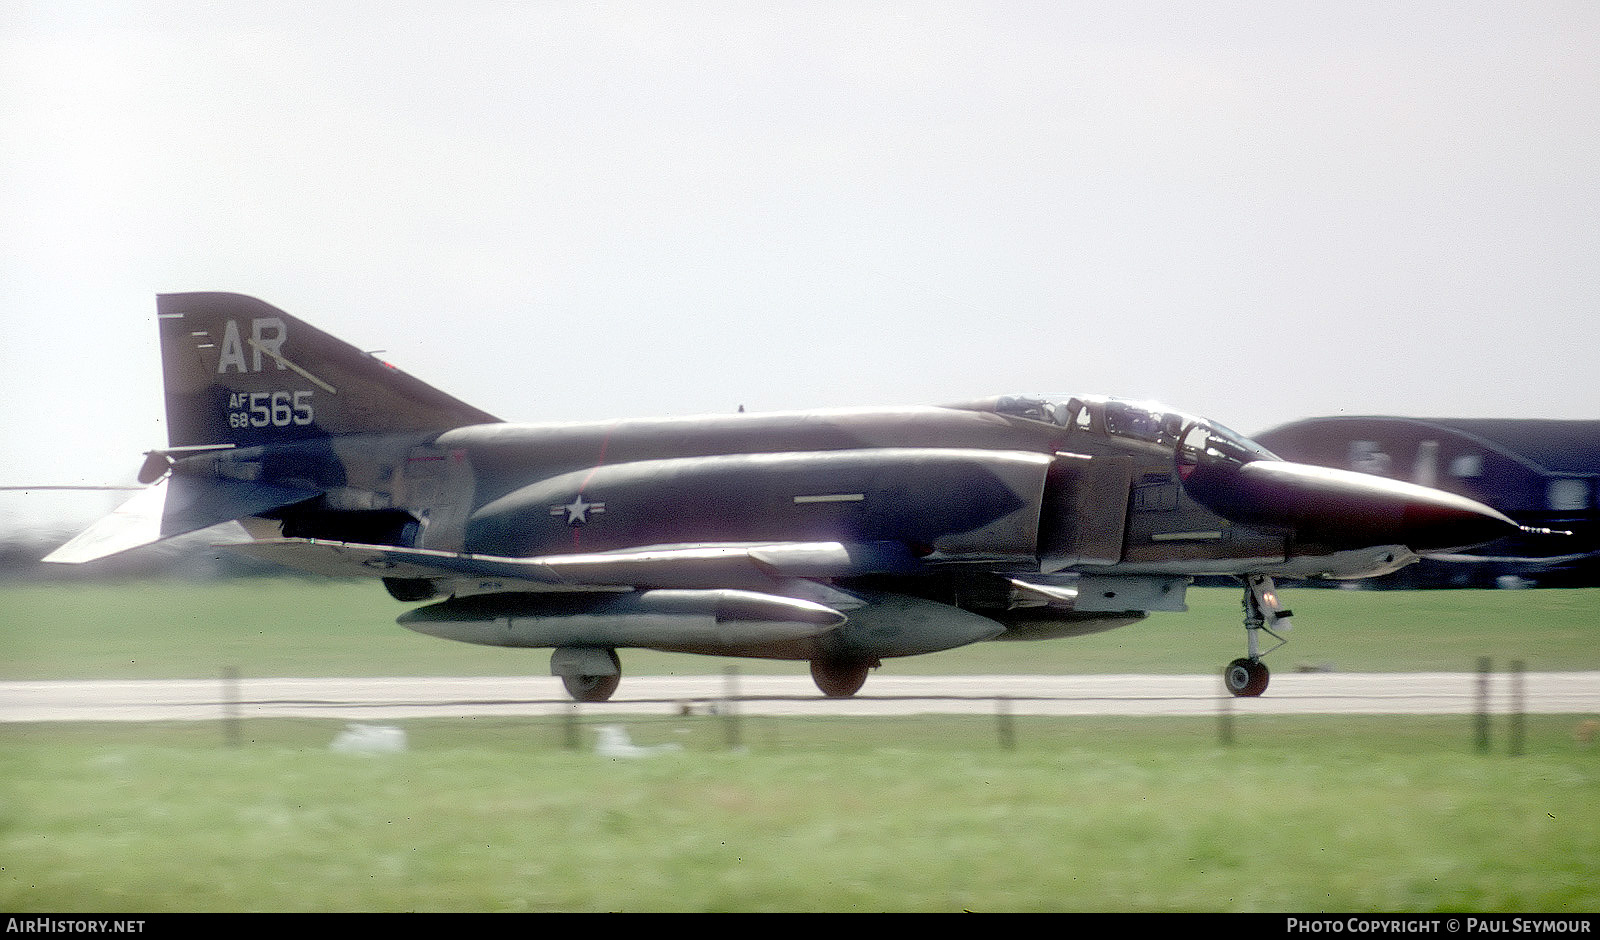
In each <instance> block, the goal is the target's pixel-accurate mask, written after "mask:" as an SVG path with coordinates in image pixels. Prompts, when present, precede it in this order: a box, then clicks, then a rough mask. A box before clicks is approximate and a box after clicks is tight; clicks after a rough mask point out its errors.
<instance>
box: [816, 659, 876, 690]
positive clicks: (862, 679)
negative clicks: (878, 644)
mask: <svg viewBox="0 0 1600 940" xmlns="http://www.w3.org/2000/svg"><path fill="white" fill-rule="evenodd" d="M871 669H872V664H871V663H865V662H859V661H855V660H828V659H813V660H812V661H811V681H812V682H815V683H816V684H817V688H818V689H821V690H822V694H823V695H826V696H827V697H828V698H849V697H850V696H852V695H854V694H856V693H857V692H859V691H861V687H862V686H863V685H866V683H867V672H868V671H869V670H871Z"/></svg>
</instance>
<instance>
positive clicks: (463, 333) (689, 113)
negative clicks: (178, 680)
mask: <svg viewBox="0 0 1600 940" xmlns="http://www.w3.org/2000/svg"><path fill="white" fill-rule="evenodd" d="M1597 145H1600V4H1595V3H1592V2H1587V0H1584V2H1570V3H1564V2H1540V0H1514V2H1504V3H1490V2H1477V0H1449V2H1438V3H1414V2H1405V0H1383V2H1362V0H1340V2H1337V3H1322V2H1282V0H1275V2H1260V3H1243V2H1226V0H1224V2H1208V3H1193V2H1188V0H1181V2H1138V0H1132V2H1130V0H1112V2H1103V3H1101V2H1043V3H1028V2H995V3H970V2H940V0H906V2H851V3H823V2H795V3H778V2H761V0H743V2H726V3H712V2H643V0H637V2H604V0H599V2H581V3H579V2H572V3H561V2H509V0H507V2H484V0H452V2H450V3H436V2H427V3H408V2H397V0H382V2H340V0H331V2H330V0H317V2H303V3H302V2H286V0H255V2H250V3H202V2H182V0H122V2H117V0H97V2H73V0H3V2H0V326H3V334H0V335H3V344H0V375H3V377H4V383H5V391H4V394H3V398H0V481H5V482H28V483H38V482H56V483H73V482H80V483H112V482H126V481H129V480H131V478H132V476H133V474H134V472H135V471H136V469H137V467H138V465H139V463H140V454H141V452H142V451H143V450H145V449H148V448H150V447H154V446H161V445H163V444H164V443H165V441H166V436H165V428H164V426H163V416H162V413H161V396H160V366H159V361H158V356H159V354H158V349H157V345H156V325H155V322H156V321H155V305H154V298H155V295H156V294H157V293H160V292H169V291H186V290H229V291H237V292H241V293H247V294H252V295H255V296H258V297H260V298H262V299H264V300H266V301H268V302H270V303H273V304H275V305H277V306H279V307H282V308H284V309H285V310H287V311H289V312H290V313H292V314H295V315H296V316H299V317H301V318H303V319H306V320H309V321H311V322H312V323H315V324H316V325H318V326H320V327H322V328H323V329H325V330H327V331H329V332H331V333H334V334H335V335H338V336H341V337H343V338H345V339H347V340H349V341H351V342H353V343H355V344H356V345H359V346H362V347H363V348H367V349H373V350H380V349H381V350H384V357H385V358H387V359H388V360H390V361H392V362H394V363H395V364H397V365H399V366H400V367H401V368H404V369H405V370H407V371H409V372H411V373H412V374H414V375H416V376H418V377H419V378H422V379H424V380H425V381H428V382H430V383H432V384H435V385H437V386H439V387H441V388H443V389H444V390H446V391H448V392H450V393H452V394H454V395H456V396H457V397H460V398H463V399H465V400H467V401H470V402H472V403H473V404H476V405H478V406H480V407H482V408H484V409H485V410H488V411H490V412H493V413H495V414H498V415H500V416H502V417H505V418H508V419H512V420H529V421H539V420H578V419H603V418H610V417H620V416H630V415H649V414H691V413H697V412H704V411H731V410H734V409H736V408H737V407H738V406H739V405H741V404H742V405H745V406H746V407H747V408H749V409H751V410H767V409H793V408H807V407H814V406H837V405H850V404H898V403H939V402H945V401H954V400H963V399H971V398H976V397H980V396H984V395H988V394H997V393H1002V392H1017V391H1039V392H1059V391H1084V392H1099V393H1107V394H1120V395H1126V396H1132V397H1148V398H1155V399H1159V400H1162V401H1166V402H1168V403H1169V404H1172V405H1173V406H1175V407H1178V408H1181V409H1183V410H1187V411H1192V412H1196V413H1200V414H1205V415H1208V416H1211V417H1213V418H1215V419H1217V420H1219V421H1221V422H1222V423H1224V424H1227V425H1230V426H1232V427H1234V428H1236V429H1238V430H1241V431H1244V432H1246V433H1252V432H1257V431H1261V430H1264V429H1266V428H1268V427H1271V426H1273V425H1275V424H1278V423H1281V422H1283V421H1288V420H1292V419H1295V418H1299V417H1305V416H1311V415H1323V414H1340V413H1349V414H1360V413H1392V414H1410V415H1439V416H1456V417H1468V416H1502V417H1540V416H1549V417H1587V418H1595V417H1600V374H1597V372H1600V366H1597V345H1600V344H1597V339H1600V326H1597V325H1596V319H1595V317H1596V314H1597V312H1600V151H1597Z"/></svg>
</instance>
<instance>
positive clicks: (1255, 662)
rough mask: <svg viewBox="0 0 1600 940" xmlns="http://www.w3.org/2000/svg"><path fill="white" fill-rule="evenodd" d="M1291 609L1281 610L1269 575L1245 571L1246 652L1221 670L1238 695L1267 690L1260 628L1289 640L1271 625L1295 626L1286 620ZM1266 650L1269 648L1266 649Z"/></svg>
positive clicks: (1230, 686)
mask: <svg viewBox="0 0 1600 940" xmlns="http://www.w3.org/2000/svg"><path fill="white" fill-rule="evenodd" d="M1292 615H1293V612H1292V611H1288V610H1284V609H1283V608H1282V607H1280V606H1279V604H1278V589H1277V588H1276V587H1275V586H1274V585H1273V583H1272V579H1271V578H1269V577H1267V576H1266V575H1259V574H1252V575H1246V576H1245V579H1244V635H1245V648H1246V650H1247V651H1248V654H1249V655H1247V656H1245V657H1244V658H1242V659H1236V660H1234V661H1233V662H1231V663H1229V664H1228V668H1226V669H1224V670H1222V681H1223V684H1225V685H1226V686H1227V687H1228V691H1229V692H1232V693H1233V694H1234V695H1237V696H1239V697H1240V698H1254V697H1256V696H1258V695H1260V694H1261V693H1262V692H1265V691H1266V690H1267V680H1268V679H1270V678H1271V676H1270V674H1269V673H1268V672H1267V664H1266V663H1264V662H1262V661H1261V657H1262V656H1264V655H1266V653H1263V652H1262V651H1261V638H1260V634H1261V631H1263V630H1265V631H1266V632H1267V634H1268V635H1269V636H1271V637H1272V638H1273V639H1275V640H1277V641H1278V645H1277V646H1274V647H1273V648H1272V649H1273V650H1275V649H1277V648H1278V646H1282V645H1283V644H1284V643H1287V642H1288V641H1287V640H1285V639H1284V638H1283V637H1281V636H1279V635H1278V634H1277V633H1276V632H1275V631H1274V630H1273V628H1274V627H1280V624H1281V627H1280V629H1283V630H1287V629H1289V628H1290V627H1292V626H1294V625H1293V624H1292V623H1290V622H1289V618H1290V617H1291V616H1292ZM1266 652H1267V653H1270V652H1272V650H1267V651H1266Z"/></svg>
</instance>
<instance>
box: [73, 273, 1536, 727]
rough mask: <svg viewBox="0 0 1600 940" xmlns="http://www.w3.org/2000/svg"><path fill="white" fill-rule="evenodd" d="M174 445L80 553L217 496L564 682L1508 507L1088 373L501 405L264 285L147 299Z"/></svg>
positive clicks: (1184, 576) (813, 646)
mask: <svg viewBox="0 0 1600 940" xmlns="http://www.w3.org/2000/svg"><path fill="white" fill-rule="evenodd" d="M158 319H159V323H160V328H161V343H162V357H163V366H164V372H165V379H166V407H167V419H168V429H169V438H170V439H169V442H168V447H166V448H164V449H161V450H157V451H152V452H151V453H150V454H149V455H148V458H147V461H146V464H145V467H144V470H143V472H142V473H141V481H142V482H145V483H147V484H149V489H147V490H146V491H143V492H141V493H140V494H139V495H138V496H136V497H135V498H134V499H133V500H132V501H130V503H129V504H128V505H127V506H125V507H124V508H123V509H122V510H119V511H118V512H117V513H116V514H114V515H112V516H110V517H108V518H107V519H105V520H102V522H101V523H98V524H97V525H96V526H95V527H93V528H91V529H90V530H89V531H88V532H85V533H84V534H83V535H81V536H79V537H78V538H77V539H74V540H73V541H72V542H70V543H68V544H67V545H65V546H63V547H62V548H61V549H59V550H58V551H57V552H55V553H53V554H52V555H51V556H50V557H49V559H47V560H50V561H56V562H64V563H84V562H89V561H93V560H94V559H96V558H101V557H105V556H107V555H111V554H115V553H117V552H120V551H125V550H127V549H129V548H133V547H136V546H138V545H143V544H148V543H150V542H154V541H158V540H160V539H163V538H170V537H172V536H175V535H180V534H183V533H187V532H193V531H197V530H199V529H202V528H205V527H207V526H211V525H214V524H217V523H219V522H224V521H228V520H233V519H239V520H241V521H244V522H245V523H246V524H247V527H248V528H249V529H250V530H251V531H252V534H254V535H256V537H257V540H256V541H254V542H252V543H246V544H244V545H242V546H235V548H237V550H240V551H244V552H247V553H249V554H251V555H254V556H256V557H259V558H263V559H268V560H271V561H273V562H277V563H280V564H283V565H286V566H289V567H293V568H297V569H302V570H305V571H310V572H315V573H320V574H326V575H331V576H339V577H345V576H354V577H367V578H374V579H381V580H382V582H383V583H384V584H385V585H386V586H387V588H388V589H389V592H390V593H391V594H392V595H393V596H394V597H395V598H397V599H399V600H401V601H405V602H408V603H420V604H422V606H418V607H414V608H412V609H410V610H408V611H407V612H406V613H405V614H403V615H402V616H401V617H400V618H399V619H400V622H401V623H402V624H404V625H405V626H407V627H410V628H411V629H414V630H418V631H420V632H423V633H429V634H433V635H436V636H441V637H446V638H450V639H455V640H462V641H466V642H471V643H483V644H491V645H502V646H525V647H548V648H551V649H552V650H553V651H554V652H553V654H552V658H551V669H552V672H553V673H555V674H557V675H560V676H561V677H562V678H563V680H564V681H565V682H566V684H567V687H568V690H569V691H570V692H571V693H572V694H573V696H574V697H576V698H579V699H582V700H591V701H592V700H601V699H604V698H606V697H608V696H609V695H610V694H611V693H612V692H613V691H614V690H615V689H616V687H617V682H618V679H619V677H620V674H621V669H620V661H619V659H618V657H617V655H616V652H615V651H616V650H617V649H619V648H628V647H643V648H652V649H662V650H676V651H683V652H692V653H702V654H710V655H728V656H758V657H770V658H780V659H804V660H809V661H810V662H811V664H812V673H813V675H814V676H815V677H816V679H817V683H818V686H819V687H820V688H821V689H822V690H823V691H824V692H825V693H827V694H829V695H849V694H853V693H854V692H855V691H857V690H858V689H859V688H860V687H861V685H862V683H863V682H864V680H865V678H866V676H867V672H868V670H869V669H870V668H871V667H873V666H876V665H878V664H879V662H880V661H881V660H882V659H884V658H887V657H895V656H909V655H915V654H919V653H928V652H934V651H937V650H943V649H949V648H953V647H956V646H961V645H964V644H967V643H973V642H977V641H980V640H989V639H1045V638H1052V637H1063V636H1072V635H1075V634H1082V633H1086V632H1094V631H1099V630H1105V629H1110V628H1113V627H1117V626H1122V625H1124V624H1128V623H1132V622H1134V621H1136V620H1138V619H1140V618H1142V617H1144V616H1145V615H1146V613H1147V612H1149V611H1153V610H1167V611H1177V610H1183V609H1184V592H1185V589H1186V588H1187V586H1188V585H1189V583H1190V581H1191V580H1192V579H1193V578H1194V577H1195V576H1199V575H1233V576H1237V577H1238V578H1240V580H1242V581H1243V582H1244V585H1245V608H1246V616H1245V626H1246V635H1247V640H1248V651H1247V653H1248V654H1247V656H1245V657H1242V658H1241V659H1238V660H1235V661H1234V663H1232V664H1230V665H1229V668H1228V670H1227V671H1226V672H1225V677H1226V678H1227V680H1228V684H1229V687H1230V689H1232V690H1233V691H1234V692H1235V693H1236V694H1240V695H1258V694H1260V692H1261V691H1262V690H1263V689H1264V688H1265V686H1266V679H1267V674H1266V668H1265V666H1264V665H1263V664H1262V663H1261V658H1260V657H1261V653H1260V650H1259V648H1258V645H1257V634H1258V632H1259V631H1262V630H1265V631H1267V632H1269V633H1271V632H1272V630H1273V628H1274V627H1275V626H1279V625H1281V623H1282V622H1283V621H1284V620H1285V619H1286V618H1287V617H1288V616H1289V613H1288V611H1286V610H1283V609H1282V608H1281V607H1280V606H1279V605H1278V602H1277V596H1276V591H1275V589H1274V586H1273V581H1272V579H1273V577H1275V576H1291V577H1300V578H1303V577H1329V578H1361V577H1369V576H1373V575H1378V574H1383V573H1386V572H1389V571H1393V570H1395V569H1397V568H1400V567H1402V566H1404V565H1406V564H1409V563H1411V562H1413V561H1415V560H1416V559H1417V557H1418V555H1419V554H1420V553H1423V552H1435V551H1441V550H1447V549H1458V548H1461V547H1464V546H1468V545H1474V544H1479V543H1483V542H1487V541H1490V540H1492V539H1495V538H1498V537H1501V536H1503V535H1505V534H1507V533H1509V532H1515V531H1518V527H1517V525H1516V524H1515V523H1513V522H1511V521H1510V520H1509V519H1507V518H1506V517H1505V516H1503V515H1501V514H1500V513H1498V512H1496V511H1494V510H1492V509H1490V508H1488V507H1486V506H1483V505H1481V504H1479V503H1476V502H1473V501H1471V500H1469V499H1466V498H1464V497H1460V496H1455V495H1452V494H1448V493H1443V492H1440V491H1437V490H1432V489H1428V488H1424V487H1420V486H1415V485H1411V484H1406V483H1401V482H1397V481H1391V480H1385V479H1382V478H1377V477H1370V476H1365V475H1363V474H1357V473H1351V472H1345V471H1338V470H1330V469H1324V468H1316V467H1311V466H1307V465H1302V464H1294V463H1288V462H1285V461H1281V460H1279V459H1277V458H1276V457H1274V456H1273V455H1272V454H1270V453H1268V452H1267V451H1266V450H1265V449H1263V448H1261V447H1260V446H1259V445H1256V444H1254V443H1252V442H1251V441H1249V440H1246V439H1245V438H1243V437H1241V436H1239V435H1237V434H1234V433H1233V432H1230V431H1228V430H1227V429H1225V428H1222V427H1221V426H1219V425H1216V424H1213V423H1211V422H1209V421H1206V420H1203V419H1200V418H1195V417H1191V416H1188V415H1185V414H1183V413H1181V412H1177V411H1173V410H1171V409H1168V408H1166V407H1164V406H1160V405H1154V404H1148V403H1137V402H1130V401H1124V400H1120V399H1112V398H1102V397H1089V396H1078V397H1072V396H1062V397H1054V398H1052V397H1046V396H1010V397H1000V398H993V399H988V400H984V401H978V402H971V403H965V404H958V405H950V406H944V407H906V408H875V409H852V410H831V411H809V412H796V413H782V414H746V413H743V412H739V413H731V414H721V415H706V416H699V417H691V418H664V419H643V420H625V421H613V422H602V423H583V424H509V423H505V422H502V421H500V420H499V419H497V418H495V417H494V416H492V415H489V414H487V413H485V412H482V411H480V410H478V409H476V408H474V407H472V406H470V405H467V404H465V403H463V402H460V401H457V400H456V399H454V398H452V397H450V396H449V395H446V394H445V393H443V392H440V391H439V390H437V389H434V388H432V387H430V386H428V385H426V384H424V383H422V382H420V381H418V380H417V379H415V378H412V377H411V376H409V375H407V374H405V373H403V372H401V371H399V370H397V369H395V368H393V367H392V366H390V365H388V364H386V363H384V362H382V361H380V360H378V359H377V358H375V357H373V356H371V355H369V354H367V353H364V352H362V351H360V350H358V349H356V348H355V347H353V346H350V345H349V344H347V343H344V342H342V341H341V340H338V339H335V338H334V337H332V336H329V335H328V334H326V333H323V332H321V331H319V330H317V329H316V328H315V327H312V326H310V325H308V324H306V323H303V322H301V321H299V320H297V319H295V318H294V317H292V316H290V315H289V314H287V313H285V312H283V311H281V310H278V309H277V308H275V307H272V306H270V305H268V304H266V303H263V302H261V301H259V300H255V299H253V298H249V297H244V296H241V295H237V294H223V293H191V294H167V295H162V296H160V297H159V299H158Z"/></svg>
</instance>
